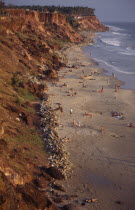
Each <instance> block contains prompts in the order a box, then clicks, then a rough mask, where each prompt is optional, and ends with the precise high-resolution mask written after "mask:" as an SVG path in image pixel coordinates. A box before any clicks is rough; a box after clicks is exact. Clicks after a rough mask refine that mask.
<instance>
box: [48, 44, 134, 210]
mask: <svg viewBox="0 0 135 210" xmlns="http://www.w3.org/2000/svg"><path fill="white" fill-rule="evenodd" d="M65 53H66V56H67V59H68V63H67V66H66V67H64V68H63V69H62V70H61V71H60V72H59V78H60V79H59V81H58V82H57V83H56V84H54V83H50V84H49V91H48V94H49V95H50V97H49V101H50V103H51V106H52V108H54V109H55V108H56V107H57V104H56V103H60V106H61V107H62V109H63V112H62V113H59V112H57V113H56V114H57V115H58V116H59V127H58V129H57V130H58V134H59V136H60V137H61V138H63V144H64V146H65V148H66V151H67V153H68V159H69V160H70V162H71V164H72V173H71V175H70V176H69V177H68V178H67V179H66V180H65V181H61V182H59V183H60V184H62V185H63V186H64V188H65V189H66V193H67V194H69V195H75V197H74V198H73V199H72V200H70V203H73V204H74V205H76V206H78V207H79V209H94V210H95V209H100V210H117V209H118V210H120V209H121V210H133V209H135V199H134V194H135V152H134V149H135V128H134V127H133V128H132V127H128V126H127V125H128V124H130V123H133V125H134V126H135V115H134V113H135V106H134V104H135V91H132V90H124V89H119V90H118V91H117V92H116V91H115V85H117V84H120V81H118V80H117V79H116V78H114V77H113V76H112V77H108V76H106V75H105V74H103V70H101V69H99V68H98V67H97V66H95V63H94V62H93V61H92V60H91V59H90V58H88V57H86V55H85V54H84V53H83V51H82V49H81V47H79V46H76V45H75V46H73V47H71V48H69V49H68V50H67V51H66V52H65ZM91 73H92V74H93V75H92V76H91V77H90V76H89V77H87V76H88V75H90V74H91ZM112 112H119V113H120V115H119V114H118V116H112ZM64 139H65V141H64ZM61 194H62V193H61ZM86 199H97V202H90V203H89V202H83V200H86ZM66 203H68V201H67V202H66V201H65V204H66Z"/></svg>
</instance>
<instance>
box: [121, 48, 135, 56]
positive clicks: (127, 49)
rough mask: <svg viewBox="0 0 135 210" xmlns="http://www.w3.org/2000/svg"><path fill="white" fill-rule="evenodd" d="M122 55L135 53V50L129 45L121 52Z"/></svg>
mask: <svg viewBox="0 0 135 210" xmlns="http://www.w3.org/2000/svg"><path fill="white" fill-rule="evenodd" d="M119 54H122V55H135V50H134V48H132V47H127V48H126V50H123V51H121V52H119Z"/></svg>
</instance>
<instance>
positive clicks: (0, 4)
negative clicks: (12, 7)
mask: <svg viewBox="0 0 135 210" xmlns="http://www.w3.org/2000/svg"><path fill="white" fill-rule="evenodd" d="M4 7H5V3H4V2H3V1H0V10H1V9H3V8H4Z"/></svg>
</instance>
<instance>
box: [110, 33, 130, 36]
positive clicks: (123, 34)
mask: <svg viewBox="0 0 135 210" xmlns="http://www.w3.org/2000/svg"><path fill="white" fill-rule="evenodd" d="M112 34H114V35H120V36H129V35H128V34H122V33H118V32H112Z"/></svg>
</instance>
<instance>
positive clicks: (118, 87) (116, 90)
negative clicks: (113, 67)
mask: <svg viewBox="0 0 135 210" xmlns="http://www.w3.org/2000/svg"><path fill="white" fill-rule="evenodd" d="M119 89H120V84H117V85H115V92H118V90H119Z"/></svg>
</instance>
